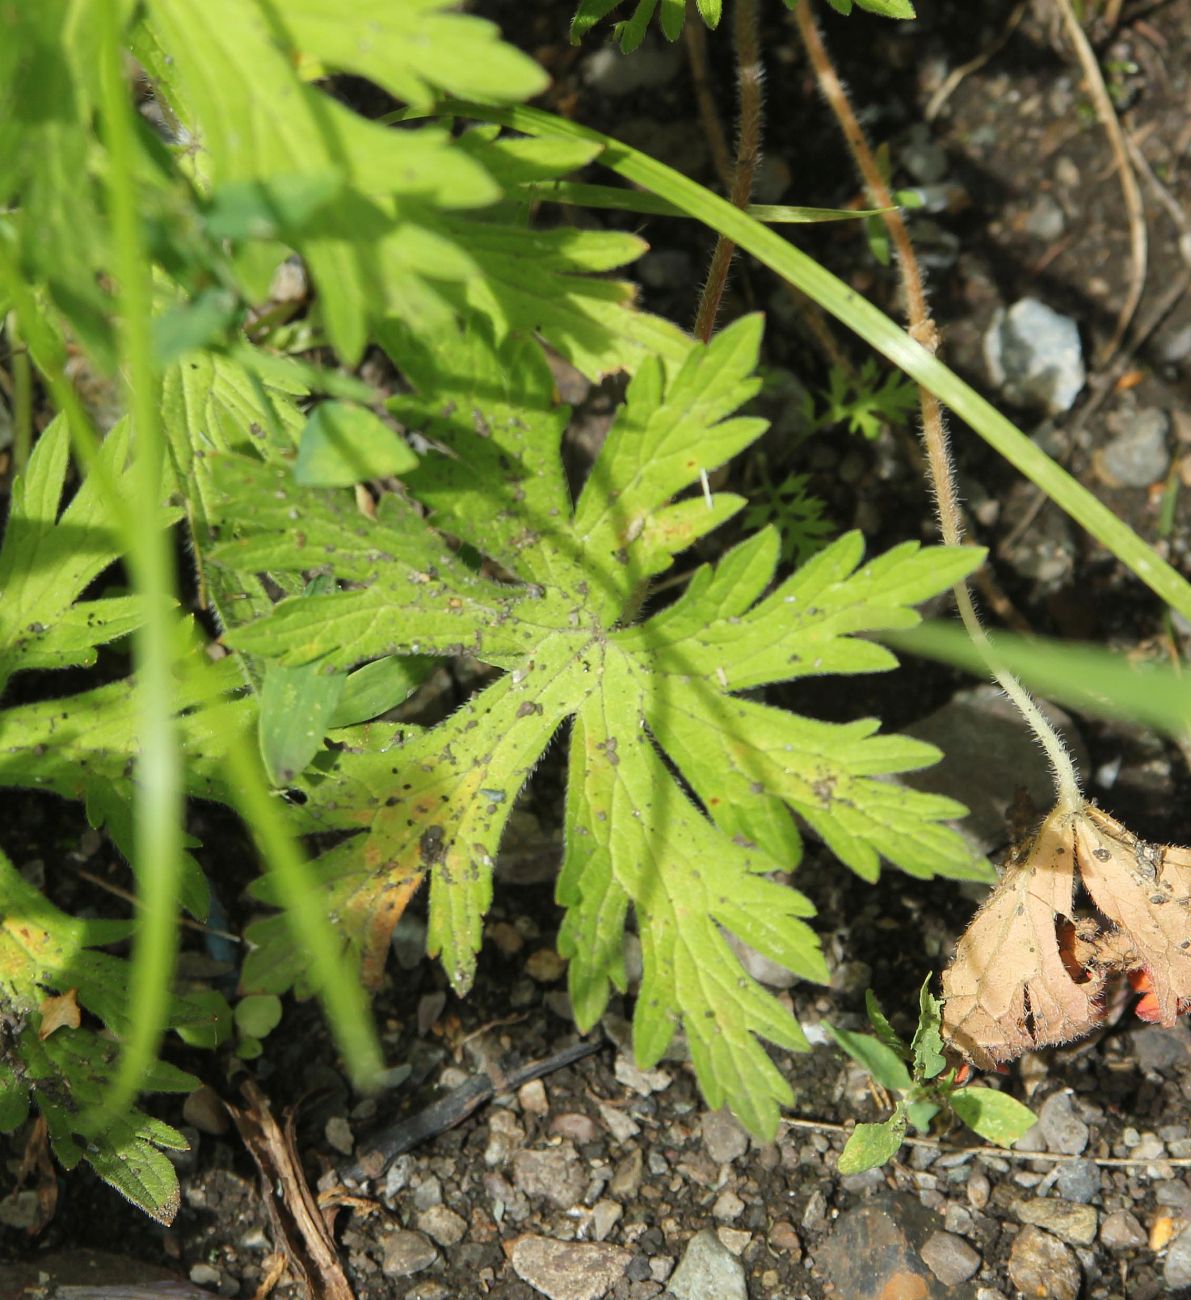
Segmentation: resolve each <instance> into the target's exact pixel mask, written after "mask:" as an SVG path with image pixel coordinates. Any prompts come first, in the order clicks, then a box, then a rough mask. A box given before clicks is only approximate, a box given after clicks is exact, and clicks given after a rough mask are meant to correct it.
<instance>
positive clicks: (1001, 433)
mask: <svg viewBox="0 0 1191 1300" xmlns="http://www.w3.org/2000/svg"><path fill="white" fill-rule="evenodd" d="M439 112H440V114H443V115H449V116H458V117H468V118H474V119H477V120H479V121H488V122H499V123H501V124H502V125H504V126H508V127H511V128H512V129H513V130H516V131H523V132H525V133H526V134H528V135H553V136H565V137H568V138H571V139H580V140H587V141H591V142H593V143H602V144H603V146H604V152H603V154H602V155H601V157H600V159H599V161H600V162H602V163H603V165H604V166H606V167H608V168H610V169H611V170H612V171H614V172H616V173H617V174H618V175H620V176H622V177H624V179H625V180H627V181H631V182H633V183H634V184H636V185H640V186H642V187H643V188H644V189H646V190H648V191H650V192H651V193H653V194H657V195H659V196H660V197H661V198H663V199H665V200H666V201H667V202H669V203H672V204H673V205H674V206H675V207H677V208H679V209H681V210H682V211H683V212H685V213H687V215H688V216H692V217H695V218H697V219H698V220H699V221H702V222H703V223H704V224H705V225H707V226H709V227H710V228H711V229H712V230H715V231H717V232H718V233H720V234H722V235H725V236H727V238H729V239H731V240H732V241H733V242H734V243H735V244H737V246H738V247H740V248H742V249H744V250H745V251H746V252H748V253H751V254H752V255H753V256H754V257H755V258H756V259H757V260H758V261H759V262H761V263H762V264H764V265H765V266H768V267H769V268H770V269H771V270H772V271H775V272H776V273H777V274H778V275H780V276H781V277H782V278H783V279H785V280H788V281H789V282H790V283H791V284H793V285H795V286H796V287H797V288H799V289H801V290H802V291H803V293H805V294H806V295H807V296H808V297H809V298H812V299H813V300H814V301H815V302H817V303H818V304H819V305H820V306H821V307H822V308H823V309H824V310H825V311H828V312H830V313H831V315H833V316H834V317H835V318H836V319H837V320H839V321H840V322H842V323H843V324H844V325H846V326H848V328H849V329H851V330H853V331H854V332H855V333H856V334H858V335H859V336H860V337H861V338H862V339H864V340H865V342H867V343H868V344H870V346H872V347H873V348H875V349H876V350H877V351H878V352H880V353H881V354H882V355H883V356H885V357H887V358H888V359H889V360H890V361H892V362H893V364H894V365H896V366H898V367H899V368H900V369H902V370H904V371H905V372H906V374H908V375H910V376H911V377H912V378H913V379H915V380H917V381H918V383H920V384H922V385H923V387H925V388H927V389H929V390H930V391H931V392H932V393H934V394H935V395H936V396H937V397H938V398H939V400H940V401H941V402H943V403H944V404H945V405H947V406H948V407H950V408H951V410H952V411H954V412H955V414H956V415H958V416H959V417H960V418H961V419H962V420H964V421H966V422H967V423H968V424H969V425H971V427H972V428H973V429H974V430H975V431H976V432H977V433H978V434H979V435H980V436H981V437H982V438H983V439H984V440H985V441H986V442H987V443H988V444H989V445H990V446H991V447H993V448H994V449H995V450H996V451H997V452H999V453H1000V455H1002V456H1004V458H1005V459H1006V460H1007V461H1008V462H1009V463H1010V464H1011V465H1013V466H1014V468H1016V469H1017V470H1019V471H1020V472H1021V473H1022V474H1024V475H1025V476H1026V478H1028V479H1029V480H1030V481H1031V482H1033V483H1036V484H1037V485H1038V486H1039V487H1040V488H1042V490H1043V491H1044V492H1045V493H1046V494H1047V496H1049V497H1050V499H1051V500H1052V501H1054V502H1055V504H1056V505H1058V506H1060V507H1061V508H1062V509H1063V510H1065V511H1066V512H1067V514H1069V515H1070V516H1071V518H1072V519H1074V520H1075V521H1076V522H1077V523H1079V524H1080V525H1081V526H1082V527H1083V528H1085V529H1087V531H1088V532H1089V533H1090V534H1091V535H1092V536H1093V537H1095V538H1096V540H1097V541H1098V542H1100V543H1101V544H1102V545H1103V546H1104V547H1106V548H1107V549H1108V550H1109V551H1111V552H1112V553H1113V554H1114V555H1115V556H1116V557H1117V558H1118V559H1119V560H1120V561H1121V562H1122V563H1123V564H1125V565H1126V566H1127V567H1128V568H1129V569H1131V570H1132V572H1133V573H1135V574H1136V575H1137V577H1138V578H1140V579H1141V581H1142V582H1144V583H1145V584H1146V586H1147V587H1149V588H1150V590H1151V591H1153V592H1155V594H1157V595H1158V596H1160V597H1161V599H1162V600H1164V601H1165V602H1166V603H1167V604H1168V605H1171V606H1172V607H1173V608H1174V609H1177V610H1178V611H1179V613H1181V614H1182V615H1183V616H1184V617H1186V618H1191V584H1188V583H1187V581H1186V580H1185V579H1184V578H1183V577H1182V576H1181V575H1180V574H1179V573H1177V572H1176V571H1175V569H1174V568H1172V567H1171V566H1170V565H1169V564H1167V563H1166V561H1165V560H1163V559H1161V558H1160V557H1159V556H1158V555H1156V554H1155V553H1154V552H1153V551H1152V550H1151V549H1150V548H1149V547H1148V546H1146V544H1145V543H1144V542H1143V541H1142V540H1141V538H1140V537H1138V536H1137V534H1136V533H1135V532H1134V531H1133V530H1132V529H1131V528H1130V527H1129V526H1128V525H1127V524H1125V523H1123V522H1122V521H1121V520H1120V519H1118V518H1117V517H1116V515H1114V514H1113V513H1112V511H1111V510H1109V508H1108V507H1107V506H1106V505H1104V503H1103V502H1101V501H1099V500H1097V499H1096V497H1094V496H1093V495H1092V493H1090V492H1089V491H1088V490H1087V489H1086V488H1085V487H1083V486H1082V485H1081V484H1080V483H1079V482H1078V481H1077V480H1076V479H1074V478H1073V477H1072V476H1071V475H1070V474H1068V473H1067V472H1066V471H1065V470H1063V469H1062V468H1060V466H1058V465H1057V464H1056V463H1055V462H1054V461H1053V460H1051V458H1050V457H1049V456H1047V455H1046V453H1045V452H1043V451H1041V450H1040V449H1039V448H1038V447H1037V446H1035V445H1034V443H1033V442H1031V441H1030V439H1029V438H1027V437H1026V435H1025V434H1024V433H1022V431H1021V430H1020V429H1018V428H1017V427H1016V426H1015V425H1014V424H1013V423H1012V422H1011V421H1010V420H1008V419H1006V418H1005V416H1003V415H1002V414H1001V413H1000V412H999V411H998V410H997V409H996V408H995V407H994V406H993V405H992V404H991V403H990V402H988V401H987V400H985V398H983V397H981V396H980V394H979V393H977V392H976V391H975V389H973V388H971V387H970V386H969V385H968V384H965V383H964V381H963V380H962V379H960V378H959V376H958V375H956V374H955V373H954V372H953V371H951V370H949V369H948V368H947V367H946V366H945V365H943V363H942V362H941V361H939V360H938V359H937V358H935V357H934V356H932V355H931V353H930V352H928V351H927V350H926V349H925V348H924V347H922V346H921V345H919V344H918V343H915V342H914V340H913V339H912V338H910V336H909V335H908V334H907V333H906V332H905V330H903V329H901V328H900V327H899V326H898V325H896V324H895V323H894V322H893V321H892V320H890V318H889V317H888V316H886V315H885V313H884V312H882V311H880V310H879V309H878V308H876V307H874V306H873V305H872V303H870V302H868V301H867V300H866V299H864V298H862V297H861V296H860V294H858V293H857V292H856V291H855V290H854V289H850V288H849V287H848V286H847V285H846V284H844V282H843V281H842V280H840V279H838V277H836V276H834V275H832V273H831V272H830V271H828V270H827V269H826V268H825V267H823V266H820V265H819V263H818V262H816V261H815V260H814V259H813V258H811V257H809V256H808V255H807V254H806V253H804V252H802V251H801V250H800V249H797V248H795V247H794V246H793V245H792V244H790V243H788V242H787V241H786V240H785V239H783V238H782V236H781V235H779V234H778V233H777V232H776V231H774V230H771V229H770V228H769V227H768V226H765V225H763V224H762V223H761V222H759V221H757V220H755V219H754V218H753V217H750V216H749V215H748V213H746V212H742V211H741V210H740V209H739V208H735V207H733V206H732V204H731V203H729V202H728V201H727V200H726V199H722V198H720V197H719V196H718V195H715V194H713V193H712V192H711V191H710V190H708V189H706V188H705V187H704V186H702V185H700V184H699V183H698V182H697V181H693V180H690V179H689V178H688V177H686V176H683V175H682V173H681V172H677V171H675V170H674V168H672V167H667V166H666V164H665V163H661V162H658V161H657V160H656V159H653V158H650V157H649V156H648V155H646V154H643V153H641V152H639V151H638V150H636V149H633V148H631V147H630V146H629V145H626V144H622V143H621V142H620V141H619V140H614V139H612V138H611V137H610V136H606V135H602V134H601V133H600V132H598V131H593V130H591V129H590V128H588V127H584V126H580V125H578V124H577V123H575V122H569V121H567V120H566V119H565V118H561V117H556V116H554V115H553V114H551V113H546V112H543V111H542V110H541V109H536V108H523V107H517V108H509V109H493V108H490V107H488V106H485V105H482V104H461V103H456V102H447V103H444V104H443V105H442V106H441V107H440V109H439Z"/></svg>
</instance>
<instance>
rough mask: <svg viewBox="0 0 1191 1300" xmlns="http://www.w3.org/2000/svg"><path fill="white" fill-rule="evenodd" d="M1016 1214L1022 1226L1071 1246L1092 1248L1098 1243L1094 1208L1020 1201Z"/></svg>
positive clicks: (1047, 1199) (1042, 1198) (1044, 1200)
mask: <svg viewBox="0 0 1191 1300" xmlns="http://www.w3.org/2000/svg"><path fill="white" fill-rule="evenodd" d="M1013 1212H1014V1214H1016V1215H1017V1217H1018V1218H1019V1219H1020V1220H1021V1221H1022V1223H1030V1224H1033V1225H1034V1227H1036V1228H1045V1229H1046V1231H1047V1232H1050V1233H1053V1234H1054V1235H1055V1236H1056V1237H1058V1238H1060V1239H1061V1240H1062V1241H1065V1242H1067V1243H1068V1244H1069V1245H1072V1246H1090V1245H1091V1244H1092V1242H1094V1241H1095V1240H1096V1225H1097V1214H1096V1211H1095V1210H1094V1209H1093V1208H1092V1207H1091V1206H1090V1205H1078V1204H1076V1203H1075V1202H1073V1201H1062V1200H1058V1199H1057V1198H1054V1197H1049V1196H1035V1197H1032V1198H1031V1199H1029V1200H1024V1201H1017V1202H1016V1203H1015V1204H1014V1206H1013Z"/></svg>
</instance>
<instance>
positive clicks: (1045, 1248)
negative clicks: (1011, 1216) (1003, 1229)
mask: <svg viewBox="0 0 1191 1300" xmlns="http://www.w3.org/2000/svg"><path fill="white" fill-rule="evenodd" d="M1009 1280H1010V1281H1011V1282H1012V1283H1013V1285H1014V1286H1015V1287H1016V1288H1017V1289H1018V1291H1020V1292H1022V1293H1023V1294H1025V1295H1028V1296H1045V1297H1047V1300H1077V1297H1078V1296H1079V1289H1080V1285H1081V1284H1082V1282H1083V1273H1082V1270H1081V1269H1080V1266H1079V1261H1078V1260H1077V1259H1076V1258H1075V1253H1074V1252H1073V1251H1072V1250H1070V1249H1069V1248H1068V1247H1067V1246H1064V1245H1063V1243H1062V1242H1061V1241H1060V1240H1059V1239H1058V1238H1057V1237H1052V1236H1051V1235H1050V1233H1049V1232H1043V1231H1042V1229H1041V1228H1035V1227H1032V1226H1030V1227H1025V1228H1023V1229H1022V1230H1021V1231H1020V1232H1019V1233H1018V1234H1017V1237H1016V1238H1015V1239H1014V1242H1013V1247H1012V1249H1011V1250H1010V1252H1009Z"/></svg>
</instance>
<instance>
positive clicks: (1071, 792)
mask: <svg viewBox="0 0 1191 1300" xmlns="http://www.w3.org/2000/svg"><path fill="white" fill-rule="evenodd" d="M793 14H794V23H795V26H796V27H797V28H798V34H799V36H800V37H801V38H802V43H803V45H804V47H805V49H806V52H807V58H808V59H809V61H810V65H811V68H812V70H813V71H814V74H815V78H816V80H817V81H818V83H819V89H820V91H821V93H822V95H823V98H824V99H825V100H826V101H827V105H828V107H829V108H830V109H831V111H832V113H833V114H834V116H835V119H836V121H837V122H838V123H839V127H840V130H841V132H842V133H843V136H844V140H845V142H846V144H847V147H848V151H849V153H850V154H851V155H852V159H853V161H854V163H855V164H856V169H857V171H858V172H859V173H860V176H861V178H862V180H863V181H864V185H865V188H866V189H867V191H868V197H869V201H870V202H871V203H872V204H873V206H874V207H876V208H879V209H881V213H880V215H881V220H882V221H883V222H884V223H885V228H886V230H887V231H888V233H889V239H890V243H891V244H892V245H893V250H894V254H895V256H896V257H897V263H898V270H899V272H900V274H901V285H902V291H903V293H904V295H905V308H906V317H907V320H908V322H909V333H910V336H911V337H912V338H913V339H914V340H915V341H916V342H918V343H920V344H921V345H922V346H923V347H925V348H926V349H927V350H928V351H929V352H930V353H932V354H934V353H936V352H937V351H938V346H939V333H938V329H937V328H936V326H935V323H934V320H933V319H932V318H931V314H930V309H929V307H928V306H927V301H926V287H925V284H924V281H923V277H922V268H921V266H920V264H919V262H918V258H917V257H916V256H915V253H914V246H913V244H912V242H911V240H910V233H909V231H908V230H907V229H906V223H905V222H904V221H903V220H902V215H901V212H900V211H899V210H898V208H897V207H895V206H894V202H893V196H892V194H890V192H889V187H888V185H886V183H885V178H884V177H883V176H882V175H881V170H880V168H879V167H878V166H877V161H876V159H875V158H874V157H873V153H872V150H871V149H870V148H869V146H868V141H867V139H866V138H865V135H864V131H863V129H862V128H861V126H860V123H859V121H858V120H857V118H856V115H855V113H854V112H853V111H852V105H851V101H850V100H849V99H848V94H847V91H846V90H845V89H844V86H843V83H842V82H841V80H840V78H839V76H838V74H837V73H836V70H835V65H834V64H833V63H832V61H831V56H830V55H829V54H828V52H827V48H826V46H825V45H824V44H823V40H822V37H821V36H820V35H819V31H818V28H817V27H816V26H815V21H814V19H813V17H812V16H811V12H810V5H809V4H808V3H807V0H800V2H799V3H798V4H797V5H796V6H795V8H794V10H793ZM918 400H919V409H920V411H921V414H922V431H921V432H922V443H923V448H924V450H925V452H926V460H927V466H928V469H929V473H930V481H931V484H932V486H933V488H934V494H935V510H936V512H937V515H938V519H939V532H940V534H941V536H942V539H943V542H944V543H945V544H946V545H947V546H962V545H963V544H964V535H963V523H962V519H963V516H962V513H961V510H960V505H959V496H958V493H957V491H956V486H955V465H954V460H953V458H952V455H951V449H950V446H949V445H948V440H947V429H946V425H945V423H944V419H943V408H942V406H941V405H940V403H939V399H938V398H937V397H936V396H935V395H934V393H932V392H931V391H930V389H928V388H926V387H925V386H924V385H922V384H919V386H918ZM953 590H954V593H955V603H956V607H957V608H958V610H959V616H960V619H961V621H962V622H963V625H964V628H965V629H966V630H967V633H968V635H969V636H970V637H971V639H972V641H973V643H974V644H975V645H976V646H977V647H978V648H979V650H980V652H981V655H982V657H983V659H984V662H985V664H986V665H987V666H988V671H989V673H990V674H991V676H992V677H993V678H994V680H995V681H996V682H997V684H998V685H999V686H1000V687H1001V689H1002V690H1003V691H1004V692H1005V694H1006V695H1007V696H1008V697H1009V698H1010V700H1011V701H1012V702H1013V704H1014V706H1015V707H1016V708H1017V711H1018V712H1019V713H1020V714H1021V716H1022V718H1023V719H1024V721H1025V723H1026V725H1027V726H1028V727H1029V728H1030V730H1031V731H1032V732H1033V733H1034V735H1035V737H1036V738H1037V740H1038V742H1039V743H1040V744H1041V746H1042V748H1043V750H1044V751H1045V753H1046V757H1047V759H1048V760H1049V762H1050V766H1051V773H1052V776H1053V778H1054V783H1055V793H1056V797H1057V800H1058V803H1059V805H1060V806H1061V807H1063V808H1066V809H1067V810H1069V811H1074V810H1076V809H1077V808H1080V807H1082V806H1083V803H1084V798H1083V794H1082V791H1081V789H1080V783H1079V776H1078V774H1077V772H1076V770H1075V764H1074V762H1073V761H1072V759H1071V755H1070V753H1069V752H1068V750H1067V747H1066V746H1065V745H1064V743H1063V740H1062V737H1061V736H1060V735H1059V734H1058V732H1057V731H1056V730H1055V728H1054V727H1052V726H1051V724H1050V723H1049V722H1048V721H1047V720H1046V717H1045V716H1044V715H1043V713H1042V711H1041V709H1040V708H1039V707H1038V705H1037V704H1036V702H1035V701H1034V700H1033V699H1032V698H1031V696H1030V694H1029V692H1028V691H1027V690H1026V689H1025V687H1024V686H1022V684H1021V682H1019V681H1018V680H1017V678H1016V677H1015V676H1014V675H1013V674H1012V673H1011V672H1009V671H1008V669H1006V668H1005V667H1003V666H1002V665H1001V664H1000V663H998V662H997V659H996V655H995V653H994V651H993V647H992V645H991V643H990V641H989V639H988V634H987V633H986V632H985V630H984V627H983V625H982V624H981V622H980V618H979V615H978V614H977V613H976V608H975V606H974V605H973V603H972V597H971V593H970V591H969V590H968V585H967V583H966V582H961V583H957V584H956V586H955V587H954V588H953Z"/></svg>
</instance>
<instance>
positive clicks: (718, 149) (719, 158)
mask: <svg viewBox="0 0 1191 1300" xmlns="http://www.w3.org/2000/svg"><path fill="white" fill-rule="evenodd" d="M688 10H689V6H688ZM682 32H683V36H684V38H685V40H686V55H687V63H688V64H689V66H690V69H691V83H692V84H693V86H694V89H695V105H696V107H697V108H698V110H699V124H700V126H702V128H703V135H704V137H705V138H706V140H707V147H708V149H709V150H710V151H711V161H712V163H713V164H714V166H715V170H716V175H718V176H719V178H720V184H721V185H722V186H723V187H724V189H725V190H730V189H731V188H732V172H733V167H732V154H731V151H730V150H729V149H728V137H727V136H726V135H725V134H724V124H723V123H722V122H721V121H720V115H719V113H718V112H717V111H716V106H715V96H714V95H713V94H712V92H711V68H710V66H709V64H708V61H707V30H706V28H704V26H703V20H702V18H700V17H699V16H698V15H697V14H693V13H690V12H689V11H688V13H687V16H686V23H685V25H684V26H683V29H682Z"/></svg>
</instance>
